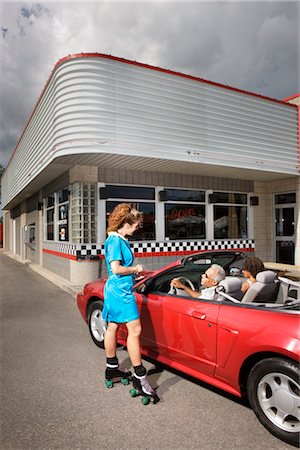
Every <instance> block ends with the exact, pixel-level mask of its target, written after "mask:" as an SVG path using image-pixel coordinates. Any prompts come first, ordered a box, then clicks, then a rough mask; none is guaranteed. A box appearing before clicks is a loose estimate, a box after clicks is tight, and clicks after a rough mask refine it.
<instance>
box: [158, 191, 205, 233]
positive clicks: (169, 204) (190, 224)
mask: <svg viewBox="0 0 300 450" xmlns="http://www.w3.org/2000/svg"><path fill="white" fill-rule="evenodd" d="M163 192H164V197H165V198H166V202H165V212H164V214H165V236H166V238H167V239H172V240H174V239H205V237H206V225H205V205H204V204H201V203H204V202H205V191H197V190H189V189H165V190H164V191H163Z"/></svg>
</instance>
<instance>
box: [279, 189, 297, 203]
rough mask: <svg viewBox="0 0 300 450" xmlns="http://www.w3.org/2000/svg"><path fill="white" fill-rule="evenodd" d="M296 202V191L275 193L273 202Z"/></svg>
mask: <svg viewBox="0 0 300 450" xmlns="http://www.w3.org/2000/svg"><path fill="white" fill-rule="evenodd" d="M286 203H296V192H290V193H288V194H276V195H275V204H276V205H280V204H286Z"/></svg>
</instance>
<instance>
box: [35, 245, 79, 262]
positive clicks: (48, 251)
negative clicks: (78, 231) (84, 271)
mask: <svg viewBox="0 0 300 450" xmlns="http://www.w3.org/2000/svg"><path fill="white" fill-rule="evenodd" d="M43 253H48V254H49V255H53V256H59V257H60V258H66V259H72V260H73V261H76V256H75V255H69V254H68V253H60V252H55V251H54V250H48V249H47V248H43Z"/></svg>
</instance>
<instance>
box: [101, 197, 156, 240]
mask: <svg viewBox="0 0 300 450" xmlns="http://www.w3.org/2000/svg"><path fill="white" fill-rule="evenodd" d="M119 203H129V204H130V205H131V206H132V207H133V208H135V209H137V210H138V211H140V212H141V214H142V220H141V225H140V227H139V228H138V229H137V230H136V231H135V233H134V235H133V236H128V240H130V241H144V240H153V239H155V204H154V203H152V202H141V201H138V200H137V201H135V202H128V201H125V200H124V201H111V200H109V201H107V202H106V227H107V225H108V218H109V216H110V214H111V212H112V211H113V210H114V208H115V207H116V206H117V205H118V204H119Z"/></svg>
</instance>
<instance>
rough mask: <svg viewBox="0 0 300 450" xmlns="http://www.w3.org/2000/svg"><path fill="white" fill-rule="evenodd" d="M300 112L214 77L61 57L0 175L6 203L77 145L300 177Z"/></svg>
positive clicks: (75, 150)
mask: <svg viewBox="0 0 300 450" xmlns="http://www.w3.org/2000/svg"><path fill="white" fill-rule="evenodd" d="M297 120H298V118H297V108H295V107H292V106H291V105H288V104H284V103H279V102H273V101H270V100H267V99H264V98H260V97H258V96H252V95H245V94H244V93H241V92H238V91H234V90H230V89H227V88H225V87H220V86H217V85H213V84H210V83H205V82H201V81H197V80H194V79H189V78H185V77H182V76H176V75H173V74H170V73H167V72H163V71H157V70H151V69H149V68H147V67H143V66H138V65H134V64H127V63H126V62H122V61H118V60H114V59H110V58H104V57H78V58H71V59H66V60H65V61H63V62H61V63H60V64H58V65H57V66H56V68H55V70H54V72H53V73H52V75H51V77H50V80H49V82H48V84H47V86H46V89H45V91H44V93H43V95H42V97H41V99H40V101H39V103H38V105H37V107H36V109H35V111H34V113H33V115H32V117H31V119H30V121H29V123H28V125H27V128H26V129H25V132H24V134H23V136H22V139H21V140H20V142H19V144H18V146H17V148H16V150H15V153H14V156H13V158H12V160H11V162H10V164H9V166H8V169H7V171H6V173H5V176H4V177H3V188H2V189H3V191H2V204H3V207H4V208H5V206H6V205H7V204H8V203H9V202H10V201H11V200H12V199H13V198H14V197H15V196H17V195H18V194H19V193H20V192H21V191H22V189H24V188H25V187H26V186H27V185H28V184H29V183H30V182H31V181H32V180H33V179H34V178H35V177H36V176H37V175H38V174H39V173H41V172H42V171H43V169H45V168H46V167H47V166H48V165H49V164H50V163H51V162H52V161H54V160H55V159H56V158H57V157H59V156H64V155H73V154H82V153H97V154H113V155H115V154H118V155H129V156H139V157H149V156H151V157H153V158H156V159H162V160H167V161H170V162H172V161H174V160H175V161H182V162H185V163H186V162H190V163H193V164H199V165H201V164H207V165H214V166H224V167H235V168H241V169H242V168H245V169H253V170H258V171H268V172H274V173H280V174H286V175H298V174H299V171H298V131H297V129H298V125H297ZM237 155H238V157H237ZM199 170H200V172H201V169H200V168H199Z"/></svg>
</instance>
